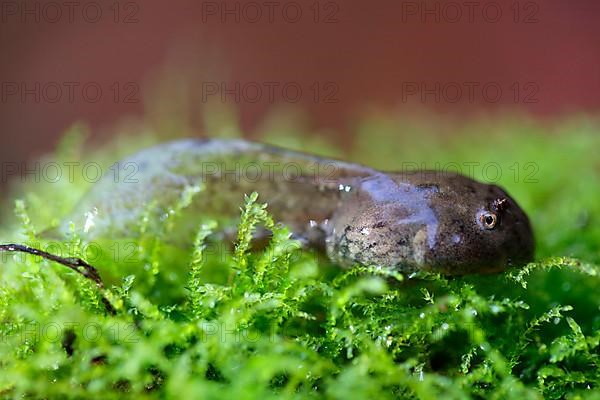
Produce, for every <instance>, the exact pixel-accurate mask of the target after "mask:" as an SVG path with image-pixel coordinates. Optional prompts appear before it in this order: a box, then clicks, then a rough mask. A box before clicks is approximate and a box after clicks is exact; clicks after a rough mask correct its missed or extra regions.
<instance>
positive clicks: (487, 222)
mask: <svg viewBox="0 0 600 400" xmlns="http://www.w3.org/2000/svg"><path fill="white" fill-rule="evenodd" d="M479 221H480V222H481V225H483V227H484V228H485V229H494V227H495V226H496V223H497V222H498V216H496V214H494V213H490V212H484V213H483V214H481V215H480V216H479Z"/></svg>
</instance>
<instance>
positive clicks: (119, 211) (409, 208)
mask: <svg viewBox="0 0 600 400" xmlns="http://www.w3.org/2000/svg"><path fill="white" fill-rule="evenodd" d="M119 165H120V167H121V168H122V172H123V173H122V174H119V177H120V179H115V178H116V177H115V174H108V175H107V176H105V177H104V178H103V179H102V180H101V181H100V182H98V183H97V184H96V185H94V187H92V189H91V190H90V192H89V193H88V194H87V195H86V196H84V198H83V199H82V200H81V202H80V203H79V204H78V206H77V207H76V209H75V210H74V211H73V213H72V214H71V215H70V216H68V217H67V218H65V220H64V223H63V224H62V226H61V227H60V229H61V230H62V231H66V230H67V229H68V224H69V222H70V221H75V222H76V224H77V226H85V225H87V229H86V232H85V234H84V236H85V238H86V239H88V240H93V239H95V238H99V237H135V236H136V235H137V234H139V227H140V225H141V222H140V221H141V219H142V217H143V215H144V213H148V212H149V213H150V214H149V218H148V225H149V226H148V229H155V228H157V227H158V226H159V224H160V223H162V222H164V221H163V220H164V218H165V217H166V216H167V215H168V210H169V207H172V206H173V204H174V203H175V202H176V201H177V199H178V198H179V197H180V195H181V192H182V190H183V189H184V188H185V187H186V186H190V185H201V186H202V191H201V192H200V193H199V194H198V195H197V196H195V197H194V200H193V202H192V204H191V206H190V207H188V208H187V209H186V210H185V213H186V214H185V216H184V217H183V219H184V221H185V223H184V224H183V225H181V226H180V225H178V228H177V229H176V230H174V231H173V232H172V234H171V235H172V239H173V240H174V241H176V242H177V243H181V244H191V243H192V241H193V238H194V233H195V231H196V230H197V229H198V224H199V217H198V216H200V215H205V216H207V217H216V218H218V219H220V220H221V221H222V222H223V223H224V224H233V223H234V222H235V220H236V218H237V217H239V206H240V204H242V201H243V195H244V194H249V193H251V192H253V191H256V192H258V193H259V196H260V197H259V199H260V200H261V201H263V202H267V203H268V205H269V211H270V212H271V213H272V214H273V216H274V217H275V219H276V220H278V221H281V222H283V223H285V224H287V225H288V226H290V228H291V229H292V231H293V232H294V234H295V236H296V237H298V238H300V239H302V240H304V242H305V243H306V244H307V245H309V246H313V247H321V248H324V249H325V250H326V252H327V255H328V256H329V258H330V259H331V260H332V261H334V262H336V263H338V264H340V265H342V266H350V265H353V264H355V263H357V262H358V263H362V264H367V265H377V266H381V267H386V268H393V269H395V270H398V271H401V272H411V271H417V270H431V271H439V272H441V273H444V274H447V275H462V274H467V273H478V272H479V273H481V272H495V271H500V270H502V269H504V268H505V267H506V266H508V265H518V264H522V263H525V262H527V261H529V260H531V259H532V257H533V252H534V240H533V233H532V230H531V227H530V224H529V220H528V218H527V216H526V215H525V213H524V212H523V211H522V210H521V208H520V207H519V206H518V205H517V203H516V202H515V201H514V200H513V199H512V198H511V197H510V196H509V195H508V194H507V193H506V192H504V191H503V190H502V189H501V188H499V187H498V186H495V185H487V184H483V183H479V182H476V181H474V180H472V179H469V178H467V177H464V176H462V175H457V174H448V173H444V174H442V173H441V172H434V171H416V172H412V173H402V174H397V173H384V172H380V171H376V170H374V169H371V168H368V167H364V166H361V165H357V164H352V163H347V162H343V161H338V160H330V159H325V158H321V157H316V156H311V155H308V154H303V153H299V152H293V151H289V150H284V149H280V148H276V147H272V146H267V145H263V144H258V143H252V142H247V141H243V140H194V139H189V140H180V141H176V142H170V143H165V144H162V145H158V146H155V147H152V148H149V149H146V150H143V151H141V152H139V153H137V154H136V155H133V156H132V157H130V158H128V159H125V160H123V161H121V162H120V163H119ZM498 205H500V206H498ZM90 212H92V214H90ZM490 213H491V214H494V218H495V219H496V218H497V221H495V222H496V223H495V226H494V227H493V228H491V229H490V227H489V226H487V227H486V226H485V224H484V221H485V220H482V218H484V217H482V215H483V216H489V214H490ZM161 216H162V218H161ZM86 221H87V224H86ZM161 221H162V222H161Z"/></svg>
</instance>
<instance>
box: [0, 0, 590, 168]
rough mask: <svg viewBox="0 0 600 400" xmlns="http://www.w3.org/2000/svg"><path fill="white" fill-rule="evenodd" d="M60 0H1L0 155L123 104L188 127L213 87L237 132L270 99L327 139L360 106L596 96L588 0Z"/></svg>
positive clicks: (570, 100) (94, 121) (346, 128)
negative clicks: (179, 118)
mask: <svg viewBox="0 0 600 400" xmlns="http://www.w3.org/2000/svg"><path fill="white" fill-rule="evenodd" d="M49 4H50V5H49ZM65 4H66V3H62V2H54V3H53V2H48V1H42V2H36V1H3V2H1V6H2V14H1V15H0V17H1V21H0V49H1V54H2V59H1V62H0V77H1V81H2V85H3V86H2V98H1V99H0V107H1V109H0V121H1V122H0V124H1V125H0V131H1V134H2V139H3V141H2V145H1V146H0V160H1V161H2V162H15V161H17V162H18V161H22V160H26V159H29V158H31V157H34V156H36V155H39V154H40V153H41V152H44V151H48V150H51V149H52V148H53V146H54V145H55V144H56V141H57V140H58V138H60V136H61V135H62V133H63V132H64V130H65V129H66V128H67V127H68V126H69V125H71V124H72V123H73V122H74V121H77V120H82V121H85V122H87V123H89V124H90V126H91V127H92V136H95V137H98V136H100V135H104V134H108V133H107V132H110V129H107V128H108V127H110V126H111V125H112V124H114V123H115V122H117V121H119V120H120V119H121V118H122V117H123V116H126V115H135V116H139V117H152V114H153V113H160V112H162V113H164V114H169V112H171V111H174V117H175V116H176V115H178V114H179V113H180V112H181V113H182V114H185V113H187V114H191V115H192V117H191V118H190V121H188V122H189V124H190V125H191V127H192V128H196V129H200V127H201V126H202V121H201V117H200V116H201V113H200V109H201V108H202V106H203V105H204V103H205V100H206V99H207V98H211V99H213V100H215V99H216V100H219V99H220V98H221V97H220V93H216V94H215V92H214V90H215V88H219V87H220V85H221V83H224V84H225V85H226V88H228V89H229V90H233V92H229V94H228V95H226V96H225V99H224V100H225V102H228V103H232V104H233V105H234V106H235V107H237V108H239V112H240V115H241V122H242V127H243V129H244V131H245V132H248V133H251V132H252V131H253V130H254V129H255V128H256V126H257V124H258V123H259V122H260V121H261V119H262V118H263V116H264V115H265V113H266V112H267V111H268V110H270V109H272V108H273V107H275V106H276V105H277V104H280V103H285V104H291V105H293V106H298V107H300V108H302V109H303V110H305V111H306V112H307V115H308V116H309V117H310V120H311V122H312V124H313V125H314V126H315V127H332V128H335V129H336V132H337V133H336V134H338V135H346V134H348V133H349V132H350V131H351V129H350V127H351V124H352V123H353V122H354V121H355V118H356V115H357V113H358V112H360V110H361V109H363V108H364V107H365V106H381V107H388V108H392V107H393V108H395V109H397V108H400V109H401V108H403V107H406V108H409V107H412V106H414V105H417V106H424V107H426V108H432V109H434V110H436V111H437V112H442V113H451V114H456V115H460V116H462V115H470V114H471V113H474V112H479V111H480V110H482V109H485V110H487V111H490V112H495V111H496V110H505V109H517V110H519V111H525V112H528V113H533V114H534V115H536V116H539V117H547V116H555V115H560V114H564V113H570V112H574V111H589V112H595V111H596V110H597V109H598V107H599V106H600V96H598V93H599V92H600V74H599V73H598V63H599V61H600V24H598V20H599V18H600V2H598V1H594V0H587V1H584V0H580V1H577V2H568V1H564V0H548V1H534V2H532V1H496V2H494V1H491V2H490V1H481V2H477V1H473V2H444V1H427V2H421V1H381V2H371V3H370V2H365V1H360V0H348V1H337V0H336V1H320V2H318V1H314V0H312V1H297V2H287V1H286V2H277V1H272V2H268V1H265V2H261V1H259V2H239V1H226V2H222V1H216V2H214V1H208V2H203V1H197V0H196V1H194V0H178V1H169V2H164V1H143V2H142V1H139V0H138V1H133V2H126V1H121V2H118V3H117V2H115V1H114V0H112V1H95V2H89V1H79V2H72V3H69V4H71V6H66V5H65ZM69 7H70V8H69ZM98 10H100V11H101V15H100V14H98V13H97V12H98ZM271 11H272V13H271ZM223 12H224V14H223ZM298 12H300V13H301V14H298ZM59 13H60V14H59ZM499 13H500V14H499ZM59 16H60V18H59ZM36 19H37V20H36ZM179 75H181V76H179ZM182 76H185V77H186V79H188V81H187V83H185V82H186V80H185V79H183V78H182ZM180 78H181V79H180ZM182 82H183V83H182ZM236 83H237V84H239V85H240V86H239V91H238V92H237V93H235V91H236V90H237V89H236V86H235V85H236ZM36 85H39V86H36ZM69 85H70V86H69ZM268 85H271V86H270V87H272V88H274V89H273V90H274V92H273V98H272V99H271V98H269V97H268V94H267V92H268V90H269V86H268ZM436 85H438V86H436ZM57 87H58V88H60V90H61V91H62V93H61V96H60V98H59V99H58V100H57V93H58V92H56V89H57ZM69 87H72V88H73V90H74V92H73V98H71V99H70V98H69V96H68V88H69ZM84 87H85V88H86V90H89V91H90V92H87V93H82V88H84ZM98 87H99V88H100V89H101V90H102V98H101V99H100V100H98V101H97V102H93V101H92V100H93V97H94V96H95V94H94V90H95V89H97V88H98ZM284 87H285V88H286V90H288V89H290V90H292V92H293V90H297V89H298V88H300V89H301V91H302V93H301V95H300V96H296V94H295V93H291V94H290V93H284V92H283V88H284ZM257 88H258V89H260V90H262V91H263V93H262V95H261V96H260V97H258V96H257V93H258V92H256V90H257ZM484 88H485V91H484ZM498 88H499V89H500V90H501V94H500V95H499V96H498V95H497V94H496V93H495V91H497V90H498ZM459 90H460V91H462V93H459ZM469 90H472V92H470V93H469ZM174 92H176V93H179V94H178V95H173V93H174ZM90 93H91V94H90ZM181 93H183V96H184V97H186V100H185V101H182V100H181V99H180V98H179V97H178V96H181ZM117 94H118V98H115V95H117ZM236 94H237V95H239V96H240V99H235V95H236ZM36 96H37V98H36ZM170 96H172V97H170ZM436 96H437V98H436ZM296 97H299V98H298V101H297V102H296ZM126 100H130V101H131V102H128V101H126ZM53 101H56V102H53ZM151 104H160V105H158V106H156V105H155V106H151ZM179 107H182V108H186V110H185V112H184V111H183V110H180V109H178V108H179ZM161 110H162V111H161Z"/></svg>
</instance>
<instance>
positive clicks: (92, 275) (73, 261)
mask: <svg viewBox="0 0 600 400" xmlns="http://www.w3.org/2000/svg"><path fill="white" fill-rule="evenodd" d="M3 251H4V252H21V253H27V254H32V255H34V256H40V257H42V258H45V259H46V260H50V261H54V262H57V263H59V264H62V265H64V266H65V267H67V268H69V269H71V270H73V271H75V272H77V273H78V274H81V275H83V276H84V277H86V278H87V279H90V280H91V281H93V282H94V283H96V285H97V286H98V288H99V289H104V282H103V281H102V278H101V277H100V274H99V273H98V270H97V269H96V268H95V267H93V266H91V265H90V264H88V263H87V262H85V261H83V260H82V259H81V258H76V257H59V256H57V255H54V254H50V253H48V252H45V251H43V250H39V249H34V248H33V247H29V246H25V245H22V244H0V252H3ZM102 302H103V303H104V306H105V307H106V310H107V311H108V312H109V313H110V314H113V315H114V314H116V310H115V309H114V307H113V306H112V304H110V302H109V301H108V299H107V298H106V297H104V295H102Z"/></svg>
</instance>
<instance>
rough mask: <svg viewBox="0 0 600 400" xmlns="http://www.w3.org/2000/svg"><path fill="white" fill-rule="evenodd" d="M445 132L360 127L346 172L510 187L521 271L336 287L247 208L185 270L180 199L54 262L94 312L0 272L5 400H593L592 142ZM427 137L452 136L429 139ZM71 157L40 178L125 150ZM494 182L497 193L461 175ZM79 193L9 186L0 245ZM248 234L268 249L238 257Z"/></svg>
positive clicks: (371, 271)
mask: <svg viewBox="0 0 600 400" xmlns="http://www.w3.org/2000/svg"><path fill="white" fill-rule="evenodd" d="M442 122H443V121H432V120H431V118H425V119H419V118H406V117H390V116H371V117H368V118H365V119H364V120H363V122H362V123H361V124H360V126H359V135H358V139H357V141H356V143H355V144H354V146H353V148H352V150H351V151H350V152H349V154H347V155H346V156H347V157H348V158H351V159H354V160H357V161H362V162H364V163H367V164H370V165H373V166H376V167H381V168H387V169H397V168H398V166H399V165H401V163H402V162H410V163H417V164H418V165H419V166H420V164H421V163H425V164H426V165H425V166H426V167H430V168H431V167H435V166H436V165H435V163H436V162H439V163H441V164H440V165H441V166H442V167H443V166H444V165H450V164H449V163H457V164H459V165H463V166H464V165H465V164H464V163H465V162H470V163H471V164H469V165H471V166H473V168H474V170H473V172H474V175H475V177H476V178H479V179H484V180H485V179H486V178H487V180H488V181H489V180H493V181H496V182H497V183H498V184H501V185H503V186H505V187H506V188H507V189H508V191H509V192H510V193H511V194H514V197H515V198H517V199H518V201H519V202H520V203H521V204H522V205H523V207H524V208H525V209H526V210H527V212H528V214H529V215H530V216H531V219H532V222H533V225H534V228H535V231H536V238H537V248H538V250H537V261H536V262H535V263H531V264H529V265H527V266H526V267H525V268H523V269H515V270H510V271H507V272H505V273H503V274H498V275H489V276H467V277H461V278H453V279H447V278H444V277H441V276H436V275H425V274H420V275H417V276H410V277H408V276H402V275H400V274H394V273H388V272H385V271H382V270H379V269H375V268H369V267H363V266H357V267H355V268H353V269H351V270H340V269H338V268H337V267H335V266H333V265H330V264H329V263H328V262H327V261H326V260H325V259H324V258H323V257H321V256H320V255H318V254H315V253H312V252H308V251H302V250H300V248H299V245H298V243H296V242H295V241H293V240H291V239H290V238H289V231H288V230H287V228H286V227H284V226H280V225H278V224H276V221H273V220H272V218H271V217H270V216H269V214H268V208H265V207H264V206H263V205H262V204H261V202H260V200H261V198H260V195H259V196H258V197H257V195H256V194H249V196H248V197H247V198H246V199H240V206H242V208H243V213H242V218H241V223H240V226H239V232H238V238H237V242H236V246H235V248H234V249H233V250H231V251H229V250H227V251H215V244H209V243H207V242H206V240H207V237H209V235H210V233H211V232H214V231H216V230H218V229H219V227H218V225H217V224H216V223H215V222H214V221H202V222H201V223H199V226H198V231H197V235H196V240H195V247H194V249H193V250H191V251H186V250H182V249H178V248H176V247H173V246H171V244H170V243H169V240H168V237H169V233H170V232H172V230H173V229H177V225H176V223H175V222H174V221H175V220H174V218H176V216H177V213H178V212H180V211H181V210H183V209H184V208H185V207H186V206H187V205H188V204H189V202H190V200H191V196H194V195H195V194H196V193H198V191H199V190H201V188H190V189H189V190H188V191H186V193H185V195H184V196H183V197H182V199H181V200H180V201H179V202H178V203H177V204H175V205H174V206H173V216H172V217H169V218H167V219H166V220H165V224H164V227H163V229H162V230H161V231H160V232H147V230H146V229H145V227H146V226H147V224H146V223H145V221H143V220H142V221H140V232H142V237H141V238H140V239H139V241H137V242H135V243H131V242H126V241H122V242H114V241H113V242H111V243H106V245H102V246H99V248H101V250H102V251H100V252H91V253H90V248H89V247H88V248H87V249H86V243H82V242H81V240H80V239H78V236H77V230H78V229H81V227H73V234H72V237H71V238H70V240H69V242H68V243H67V242H65V243H62V242H61V243H60V246H59V248H60V250H61V251H62V252H64V253H63V255H69V256H80V257H84V258H86V259H87V260H88V261H90V262H91V263H93V264H94V265H96V266H98V267H99V269H100V272H101V274H102V275H103V277H104V278H105V280H106V281H107V282H108V283H109V289H107V290H106V291H105V292H104V293H99V292H98V289H97V288H96V287H95V286H94V285H93V284H92V283H91V282H89V281H87V280H85V279H84V278H82V277H80V276H79V275H77V274H75V273H74V272H72V271H70V270H67V269H64V268H62V267H60V266H57V265H55V264H50V263H48V262H46V261H42V260H40V259H37V258H35V257H32V256H21V255H7V254H2V270H1V273H0V274H1V283H0V322H1V325H0V393H1V394H2V397H7V398H20V397H22V396H28V397H35V398H37V397H44V398H64V397H69V398H89V397H91V396H99V397H101V398H122V397H126V396H131V397H134V396H135V397H153V398H154V397H160V398H163V397H167V398H178V397H181V396H182V395H185V396H186V397H189V398H200V397H201V398H211V397H212V398H248V399H251V398H252V399H253V398H310V397H315V398H316V397H326V398H339V399H347V398H422V399H437V398H441V397H442V396H443V398H461V399H462V398H497V399H505V398H518V399H521V398H542V397H544V398H557V399H558V398H565V397H566V398H591V397H594V396H595V398H600V394H599V393H600V392H599V385H600V373H599V370H600V368H599V362H600V359H599V358H600V357H599V353H600V352H599V343H600V290H599V287H600V286H599V284H600V281H599V279H600V278H599V276H598V275H599V273H600V267H599V264H600V250H599V249H600V246H599V245H598V244H599V243H600V202H598V196H599V195H600V193H599V191H598V188H599V187H600V164H597V161H594V160H598V157H597V154H596V153H597V149H598V148H599V145H600V136H599V135H597V131H598V129H599V128H600V123H598V121H594V120H591V119H589V118H585V117H578V118H573V119H571V120H565V121H562V122H557V123H555V124H553V125H552V126H550V127H548V126H544V125H541V124H536V123H533V122H531V121H528V120H525V119H515V118H506V120H504V121H500V120H494V121H486V120H479V121H474V122H470V123H469V124H466V125H464V126H456V125H454V126H453V127H452V128H448V126H447V125H446V124H444V123H442ZM271 125H272V124H271ZM288 128H289V127H288ZM442 128H444V129H452V130H459V131H461V132H462V134H460V135H451V136H436V134H435V133H434V132H433V131H435V130H440V129H442ZM79 129H80V128H79ZM269 129H270V130H272V131H277V127H276V126H270V128H269ZM289 129H291V128H289ZM548 131H550V132H548ZM290 136H291V138H290V139H289V140H288V142H289V143H296V144H300V143H305V142H303V141H302V140H298V139H297V137H295V136H293V135H290ZM78 137H80V135H77V134H70V135H67V137H66V139H65V142H64V143H63V144H61V146H60V147H59V150H58V151H57V152H56V154H55V155H53V156H52V157H50V158H48V159H47V160H50V161H56V162H59V161H66V160H69V161H73V160H78V161H81V162H84V160H85V161H89V160H94V161H95V162H98V163H99V165H102V166H103V167H104V168H108V166H110V163H111V162H112V161H114V157H115V149H116V152H117V153H119V154H124V153H127V152H129V151H131V149H132V148H134V147H137V146H136V144H135V141H133V140H125V139H119V140H117V141H116V142H115V143H118V145H115V144H109V145H106V146H104V147H103V148H102V149H101V150H99V151H93V152H92V151H86V150H84V149H83V143H84V142H83V141H82V140H80V139H78ZM143 138H144V139H143V142H144V143H145V144H146V143H149V142H152V141H153V139H152V138H151V136H149V135H144V136H143ZM136 141H137V139H136ZM319 142H321V143H322V142H323V141H322V140H320V141H319ZM311 143H316V142H315V141H312V142H311ZM323 146H324V147H325V148H327V149H331V148H335V147H336V146H332V145H331V144H323ZM307 150H311V151H313V152H314V151H316V150H315V149H314V148H311V149H307ZM337 151H341V150H337ZM328 152H329V150H328ZM490 162H494V163H497V165H499V166H500V168H501V171H502V174H501V176H499V177H497V179H496V176H495V175H494V176H490V174H491V173H492V170H491V169H490V170H489V171H484V170H483V169H482V168H481V167H480V168H477V167H476V165H475V163H479V165H480V166H483V165H486V163H490ZM594 163H595V164H594ZM412 165H413V164H411V165H405V166H412ZM489 168H492V167H489ZM463 172H467V171H465V170H463ZM74 176H75V179H73V180H72V181H68V180H66V179H62V180H61V181H60V182H44V181H42V182H30V183H25V184H22V183H20V184H18V185H16V186H14V189H13V192H14V193H15V197H18V198H20V199H22V200H19V201H17V203H16V207H15V208H14V209H15V212H14V213H6V212H5V214H6V215H7V218H9V215H12V219H10V218H9V219H10V220H11V221H13V222H11V223H9V224H8V225H7V227H6V229H4V231H3V232H2V235H1V237H2V238H3V239H4V240H3V241H10V242H18V241H22V242H26V243H28V244H32V245H43V244H44V243H43V242H42V244H40V243H36V242H37V241H39V235H38V234H39V232H40V231H42V230H43V229H45V228H47V227H48V226H50V225H52V224H55V223H56V221H58V219H59V217H60V216H61V215H62V214H64V213H66V211H68V210H69V208H70V207H71V206H72V205H73V204H74V203H75V202H76V201H77V199H78V198H79V196H81V194H82V193H83V192H84V191H85V190H86V188H87V187H88V186H89V184H90V183H89V182H85V181H84V180H82V179H81V175H79V174H75V175H74ZM490 177H492V178H494V179H490ZM7 208H8V209H10V208H13V207H10V206H8V207H5V209H7ZM259 226H263V227H267V228H269V229H272V230H273V232H274V235H273V239H272V240H271V242H270V243H269V244H268V246H267V247H266V248H265V249H264V250H262V251H257V252H251V251H250V249H249V246H250V238H251V235H252V232H253V231H254V230H255V229H256V228H257V227H259ZM63 246H64V247H63ZM217 247H218V246H217ZM102 294H103V295H104V296H105V297H107V298H108V299H110V301H111V303H112V305H113V307H114V308H115V309H116V310H117V313H116V314H115V315H111V314H109V313H107V312H106V310H105V307H104V305H103V303H102V301H101V295H102Z"/></svg>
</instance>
